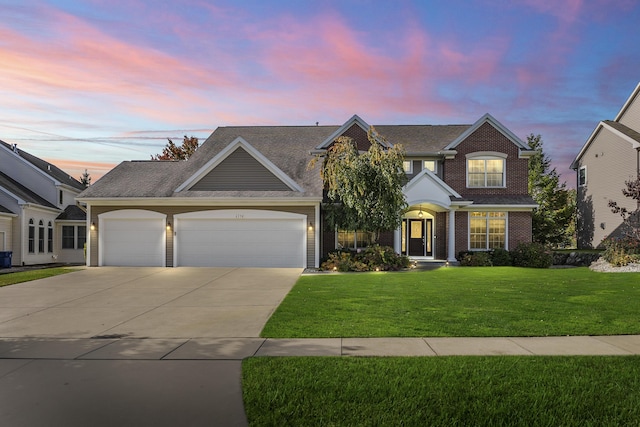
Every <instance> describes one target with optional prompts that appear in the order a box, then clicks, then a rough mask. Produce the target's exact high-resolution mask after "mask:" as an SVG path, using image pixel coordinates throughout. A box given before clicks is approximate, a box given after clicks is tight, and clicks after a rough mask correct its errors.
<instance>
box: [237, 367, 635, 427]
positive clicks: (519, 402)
mask: <svg viewBox="0 0 640 427" xmlns="http://www.w3.org/2000/svg"><path fill="white" fill-rule="evenodd" d="M242 381H243V393H244V402H245V409H246V412H247V416H248V419H249V424H250V425H251V426H276V425H277V426H329V425H330V426H380V425H397V426H400V425H403V426H425V425H428V426H460V425H473V426H559V425H562V426H603V425H620V426H621V425H638V424H637V423H638V420H640V393H638V392H637V391H638V390H640V357H637V356H628V357H627V356H623V357H620V356H618V357H538V356H524V357H514V356H509V357H497V356H492V357H434V358H348V357H342V358H331V357H324V358H310V357H304V358H303V357H298V358H266V357H260V358H250V359H246V360H245V361H243V365H242Z"/></svg>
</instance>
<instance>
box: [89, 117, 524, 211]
mask: <svg viewBox="0 0 640 427" xmlns="http://www.w3.org/2000/svg"><path fill="white" fill-rule="evenodd" d="M487 121H489V122H491V123H492V124H493V125H494V126H496V127H497V128H498V129H499V130H500V131H501V132H503V133H504V134H506V135H508V136H509V138H510V139H511V140H512V141H513V142H514V143H515V144H517V145H518V146H519V147H521V148H522V149H523V151H524V150H525V149H526V146H525V145H524V143H522V141H520V140H519V139H518V138H517V137H516V136H515V135H513V134H512V133H511V132H510V131H508V129H506V128H505V127H504V126H502V125H501V124H500V123H499V122H497V121H496V120H495V119H493V118H492V117H491V116H489V115H485V116H483V118H482V119H481V120H479V121H478V122H476V124H474V125H468V124H464V125H376V126H375V128H376V130H377V131H378V133H379V134H380V135H381V136H383V137H384V138H385V139H386V140H387V141H388V143H389V144H390V145H391V144H402V145H403V146H404V148H405V151H406V153H407V155H408V156H424V157H427V156H436V155H438V156H442V155H449V154H455V151H451V150H447V148H446V147H448V146H450V145H452V143H453V142H455V141H459V140H461V137H462V136H463V135H465V134H467V135H468V134H469V133H470V132H469V130H470V129H472V128H473V129H475V128H477V127H479V126H480V125H481V124H482V123H485V122H487ZM352 126H358V127H360V128H362V130H365V131H366V130H368V129H369V125H368V124H367V123H366V122H365V121H364V120H362V119H361V118H360V117H359V116H358V115H354V116H352V117H351V118H350V119H349V120H348V121H347V122H345V123H344V124H343V125H340V126H338V125H334V126H317V125H316V126H224V127H218V128H217V129H215V130H214V131H213V133H211V135H210V136H209V137H208V138H207V139H206V140H205V141H204V142H203V143H202V144H201V145H200V146H199V147H198V149H197V150H196V151H195V152H194V153H193V155H192V156H191V157H190V158H189V159H188V160H186V161H177V162H171V161H169V162H167V161H131V162H123V163H121V164H120V165H118V166H116V167H115V168H114V169H113V170H111V171H110V172H109V173H107V174H106V175H104V176H103V177H102V178H101V179H99V180H98V181H97V182H95V183H94V184H93V185H91V186H90V187H89V188H87V189H86V190H85V191H84V192H82V193H81V194H80V195H79V196H78V198H79V199H91V198H167V197H172V198H216V199H219V200H222V199H225V198H229V199H237V198H243V197H247V198H248V197H252V198H256V197H264V198H285V199H287V198H315V199H321V198H322V190H323V185H322V181H321V179H320V173H319V168H318V167H316V168H312V169H309V168H308V164H309V162H310V160H312V159H313V155H314V154H321V153H322V152H324V151H322V150H321V149H320V147H325V146H328V145H327V144H329V145H330V144H331V143H332V142H333V141H334V139H335V138H336V137H338V136H340V135H342V134H343V133H344V132H345V131H347V130H349V129H351V127H352ZM462 139H464V138H462ZM238 148H242V149H244V150H245V151H246V152H247V153H249V154H250V155H251V156H252V157H253V158H254V159H256V161H257V163H256V165H258V164H259V165H258V166H259V167H264V168H265V169H266V170H268V171H269V172H271V173H273V174H274V176H276V177H277V178H278V179H279V180H280V181H282V182H284V183H285V184H286V185H287V187H288V188H286V189H281V190H274V189H272V190H252V191H249V190H243V189H242V188H238V189H228V190H220V189H217V190H204V188H206V187H205V186H202V187H194V184H195V183H197V182H198V181H199V180H200V179H202V178H203V177H205V176H207V174H209V173H210V172H212V171H214V170H215V168H216V167H219V166H220V165H221V164H222V163H224V161H225V159H228V158H229V156H231V155H232V154H233V153H235V152H236V150H237V149H238ZM213 187H215V186H213ZM240 187H242V186H240ZM197 188H200V190H198V189H197ZM220 188H222V187H220Z"/></svg>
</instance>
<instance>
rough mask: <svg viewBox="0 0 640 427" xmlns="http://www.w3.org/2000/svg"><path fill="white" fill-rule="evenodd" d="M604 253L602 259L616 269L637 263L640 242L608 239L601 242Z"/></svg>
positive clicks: (639, 255) (627, 238)
mask: <svg viewBox="0 0 640 427" xmlns="http://www.w3.org/2000/svg"><path fill="white" fill-rule="evenodd" d="M603 245H604V247H605V248H606V249H605V251H604V252H603V253H602V257H603V258H604V259H605V261H607V262H608V263H610V264H612V265H615V266H617V267H620V266H623V265H627V264H631V263H633V262H638V260H639V259H640V241H638V240H637V239H634V238H631V237H625V238H622V239H616V238H609V239H606V240H605V241H604V242H603Z"/></svg>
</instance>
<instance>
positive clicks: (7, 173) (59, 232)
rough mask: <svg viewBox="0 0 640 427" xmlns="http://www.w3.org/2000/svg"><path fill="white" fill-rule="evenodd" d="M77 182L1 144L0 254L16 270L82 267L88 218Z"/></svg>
mask: <svg viewBox="0 0 640 427" xmlns="http://www.w3.org/2000/svg"><path fill="white" fill-rule="evenodd" d="M84 188H85V187H84V185H82V184H81V183H80V182H79V181H78V180H76V179H74V178H73V177H71V176H69V175H68V174H67V173H66V172H64V171H63V170H61V169H60V168H58V167H56V166H55V165H53V164H51V163H49V162H46V161H45V160H42V159H40V158H38V157H36V156H33V155H31V154H29V153H27V152H26V151H24V150H21V149H20V148H18V147H17V145H10V144H7V143H6V142H4V141H0V251H3V252H4V251H11V252H12V257H11V262H12V265H14V266H19V265H34V264H49V263H70V264H81V263H84V262H85V260H84V243H85V241H86V213H85V212H84V210H82V209H81V208H79V207H78V206H77V205H76V202H75V198H76V196H77V195H79V194H80V193H81V192H82V190H84Z"/></svg>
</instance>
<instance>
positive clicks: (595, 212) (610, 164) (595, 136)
mask: <svg viewBox="0 0 640 427" xmlns="http://www.w3.org/2000/svg"><path fill="white" fill-rule="evenodd" d="M571 168H572V169H574V170H575V171H576V178H577V203H576V206H577V211H578V212H577V213H578V215H577V217H578V220H577V221H578V223H577V227H576V230H577V240H578V247H579V248H595V247H599V246H600V245H601V243H602V241H603V240H605V239H606V238H608V237H620V236H621V234H622V233H623V232H624V230H623V228H624V227H621V226H622V217H621V216H620V215H619V214H616V213H613V212H612V211H611V208H610V207H609V201H610V200H613V201H616V202H617V203H618V205H619V206H624V207H626V208H627V209H630V210H631V211H633V210H635V209H636V208H637V202H636V201H634V200H633V199H631V198H628V197H625V196H624V195H623V194H622V190H623V189H624V188H626V185H625V182H626V181H629V180H634V179H636V178H637V177H638V176H640V83H639V84H638V85H637V86H636V88H635V90H634V91H633V92H632V93H631V96H629V98H628V99H627V101H626V102H625V103H624V105H623V106H622V108H621V109H620V111H619V112H618V114H617V115H616V117H615V119H614V120H603V121H601V122H600V123H598V125H597V126H596V128H595V129H594V131H593V132H592V133H591V135H590V136H589V138H588V139H587V141H586V142H585V144H584V145H583V146H582V149H581V150H580V152H579V153H578V155H577V156H576V158H575V159H574V160H573V162H572V163H571Z"/></svg>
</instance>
